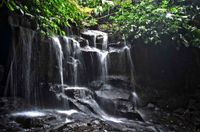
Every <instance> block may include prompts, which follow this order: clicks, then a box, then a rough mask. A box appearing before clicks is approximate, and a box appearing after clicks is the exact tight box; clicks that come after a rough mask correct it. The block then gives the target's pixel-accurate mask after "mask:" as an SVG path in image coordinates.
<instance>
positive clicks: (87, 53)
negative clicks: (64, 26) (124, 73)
mask: <svg viewBox="0 0 200 132" xmlns="http://www.w3.org/2000/svg"><path fill="white" fill-rule="evenodd" d="M85 34H89V35H91V36H92V38H93V39H92V43H93V44H91V41H90V42H89V44H88V43H86V44H85V45H81V44H80V43H79V42H78V41H77V40H75V39H73V38H70V37H60V38H59V37H52V39H51V42H52V47H51V48H50V52H51V53H49V54H50V60H48V61H50V62H49V64H50V65H49V66H48V67H49V68H54V69H53V70H51V69H50V70H49V71H48V70H47V72H48V74H47V75H46V76H47V77H49V78H50V79H51V82H52V83H53V84H51V85H52V86H51V91H52V92H54V93H55V94H56V95H57V97H59V99H60V98H62V100H64V107H65V108H67V109H72V108H74V107H75V108H77V109H78V110H80V111H82V112H84V113H87V114H89V115H93V116H96V117H100V118H101V119H103V120H109V121H113V122H116V123H121V122H123V119H121V117H123V115H124V113H123V112H124V111H127V112H133V109H132V106H131V104H130V103H128V96H130V93H128V92H126V94H125V95H123V96H121V95H120V96H114V93H112V91H114V90H115V89H117V88H115V86H112V84H108V83H109V69H110V68H111V67H109V65H108V63H112V60H111V59H110V55H111V54H112V53H113V52H114V53H119V56H121V60H123V62H125V61H127V63H126V64H125V63H121V60H120V61H118V65H121V66H124V64H125V67H127V66H126V65H128V68H129V74H130V78H131V79H129V81H130V82H131V83H133V81H134V77H133V70H132V69H133V68H134V67H133V62H132V58H131V54H130V49H129V47H128V46H126V44H125V45H124V46H123V47H121V48H117V49H115V48H112V47H109V48H108V35H107V34H106V33H103V32H100V31H94V30H92V31H87V33H85ZM29 39H31V38H29ZM86 42H87V41H86ZM24 43H25V42H24ZM28 46H32V45H31V44H30V45H28ZM23 47H24V48H25V49H26V50H27V53H29V54H25V53H24V56H26V57H25V58H26V63H27V64H26V67H25V69H26V71H25V74H24V75H25V77H26V78H27V79H29V80H28V81H27V82H26V83H25V84H26V87H28V85H30V84H29V81H30V76H29V75H30V72H31V70H30V67H31V57H30V55H31V47H27V46H25V45H23ZM108 49H109V50H108ZM52 59H55V60H52ZM55 71H56V73H55ZM49 72H50V73H49ZM51 72H53V73H51ZM91 73H93V74H94V76H92V75H91ZM54 76H56V77H57V78H58V79H57V78H56V81H55V80H53V79H52V78H53V77H54ZM91 76H92V77H91ZM88 77H91V79H88ZM92 82H94V83H96V84H97V86H96V87H95V89H93V88H92V86H90V84H92ZM98 82H100V83H99V84H98ZM58 83H59V84H58ZM54 85H55V86H54ZM52 89H53V90H52ZM121 89H122V88H121ZM29 90H30V89H27V91H26V93H27V94H26V96H27V97H26V98H30V97H29V96H30V93H31V91H29ZM99 91H100V92H99ZM106 93H109V96H105V95H107V94H106ZM115 93H117V94H123V90H119V91H117V92H115ZM137 98H138V97H137V94H136V92H135V91H134V92H132V99H133V100H131V102H134V106H136V104H137ZM124 100H125V101H124ZM102 102H103V103H102ZM117 103H121V104H120V105H124V106H123V107H126V110H121V112H122V113H118V114H117V115H115V113H116V112H112V111H116V110H117V109H119V108H118V107H120V105H118V104H117ZM110 105H111V106H113V108H112V110H111V111H110V110H107V108H106V107H107V106H110ZM117 105H118V106H117ZM115 116H117V117H118V118H115ZM119 117H120V118H119Z"/></svg>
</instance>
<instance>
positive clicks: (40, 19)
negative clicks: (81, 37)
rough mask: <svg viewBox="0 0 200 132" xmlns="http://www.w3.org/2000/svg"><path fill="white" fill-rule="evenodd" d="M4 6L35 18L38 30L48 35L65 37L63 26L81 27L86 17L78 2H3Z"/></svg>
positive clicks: (18, 0)
mask: <svg viewBox="0 0 200 132" xmlns="http://www.w3.org/2000/svg"><path fill="white" fill-rule="evenodd" d="M2 4H5V5H6V6H7V7H8V8H9V9H10V11H20V12H21V13H22V14H23V15H26V16H29V17H31V18H33V20H34V21H35V22H36V23H37V29H38V30H39V31H40V32H41V33H43V34H47V35H52V34H60V35H64V34H65V32H64V31H63V30H62V29H63V28H62V26H63V27H67V26H68V27H69V26H70V25H71V24H72V23H74V24H76V25H80V24H81V21H82V20H83V19H84V18H85V17H86V13H84V12H83V11H82V10H81V9H80V7H79V5H78V4H77V1H76V0H3V1H2Z"/></svg>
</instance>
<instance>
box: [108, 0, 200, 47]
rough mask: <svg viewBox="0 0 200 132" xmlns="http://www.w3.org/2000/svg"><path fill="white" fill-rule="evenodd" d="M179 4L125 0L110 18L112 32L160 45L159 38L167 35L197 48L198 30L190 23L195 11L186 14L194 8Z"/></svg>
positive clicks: (199, 40)
mask: <svg viewBox="0 0 200 132" xmlns="http://www.w3.org/2000/svg"><path fill="white" fill-rule="evenodd" d="M179 2H180V3H182V2H184V0H181V1H180V0H179ZM179 2H177V3H176V4H174V3H170V1H168V0H162V1H160V2H156V1H155V0H141V1H140V2H139V3H137V4H134V3H133V2H132V0H125V1H124V2H122V3H121V4H120V7H119V8H118V11H117V12H116V13H115V15H114V16H111V17H110V19H111V20H112V30H113V31H114V32H117V33H121V34H124V35H125V36H126V37H127V38H130V39H132V40H133V39H142V40H144V42H145V43H154V44H160V43H161V42H162V38H164V37H166V36H168V38H170V39H172V40H176V41H178V42H180V43H183V44H185V46H189V44H193V45H196V46H200V29H199V28H197V27H196V26H195V25H191V24H190V23H191V20H192V18H193V17H194V14H197V12H199V10H198V11H197V9H195V11H196V13H194V14H192V13H188V10H191V8H192V9H194V7H193V6H186V5H184V4H180V3H179ZM189 8H190V9H189Z"/></svg>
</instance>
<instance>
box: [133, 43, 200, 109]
mask: <svg viewBox="0 0 200 132" xmlns="http://www.w3.org/2000/svg"><path fill="white" fill-rule="evenodd" d="M165 43H166V44H162V45H157V46H155V45H147V44H143V43H142V41H140V42H139V41H138V42H135V43H134V44H133V45H134V47H132V52H131V53H132V58H133V60H134V64H135V78H136V82H137V84H138V88H137V92H138V94H139V96H140V97H141V100H142V101H143V103H144V104H147V102H149V101H150V102H154V103H156V104H158V105H160V106H162V107H164V108H170V109H175V108H177V107H184V106H186V105H187V104H188V101H189V100H190V97H191V96H193V95H194V93H196V92H197V91H198V89H199V82H200V78H199V75H200V63H199V60H200V50H199V49H198V48H192V47H188V48H186V47H183V46H178V45H176V44H175V43H173V42H169V41H166V42H165ZM198 96H199V95H198Z"/></svg>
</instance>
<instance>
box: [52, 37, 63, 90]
mask: <svg viewBox="0 0 200 132" xmlns="http://www.w3.org/2000/svg"><path fill="white" fill-rule="evenodd" d="M52 39H53V47H54V49H55V51H56V57H57V60H58V66H59V72H60V82H61V86H63V84H64V82H63V61H62V60H63V52H62V46H61V43H60V41H59V39H58V37H53V38H52ZM62 91H63V90H62Z"/></svg>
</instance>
